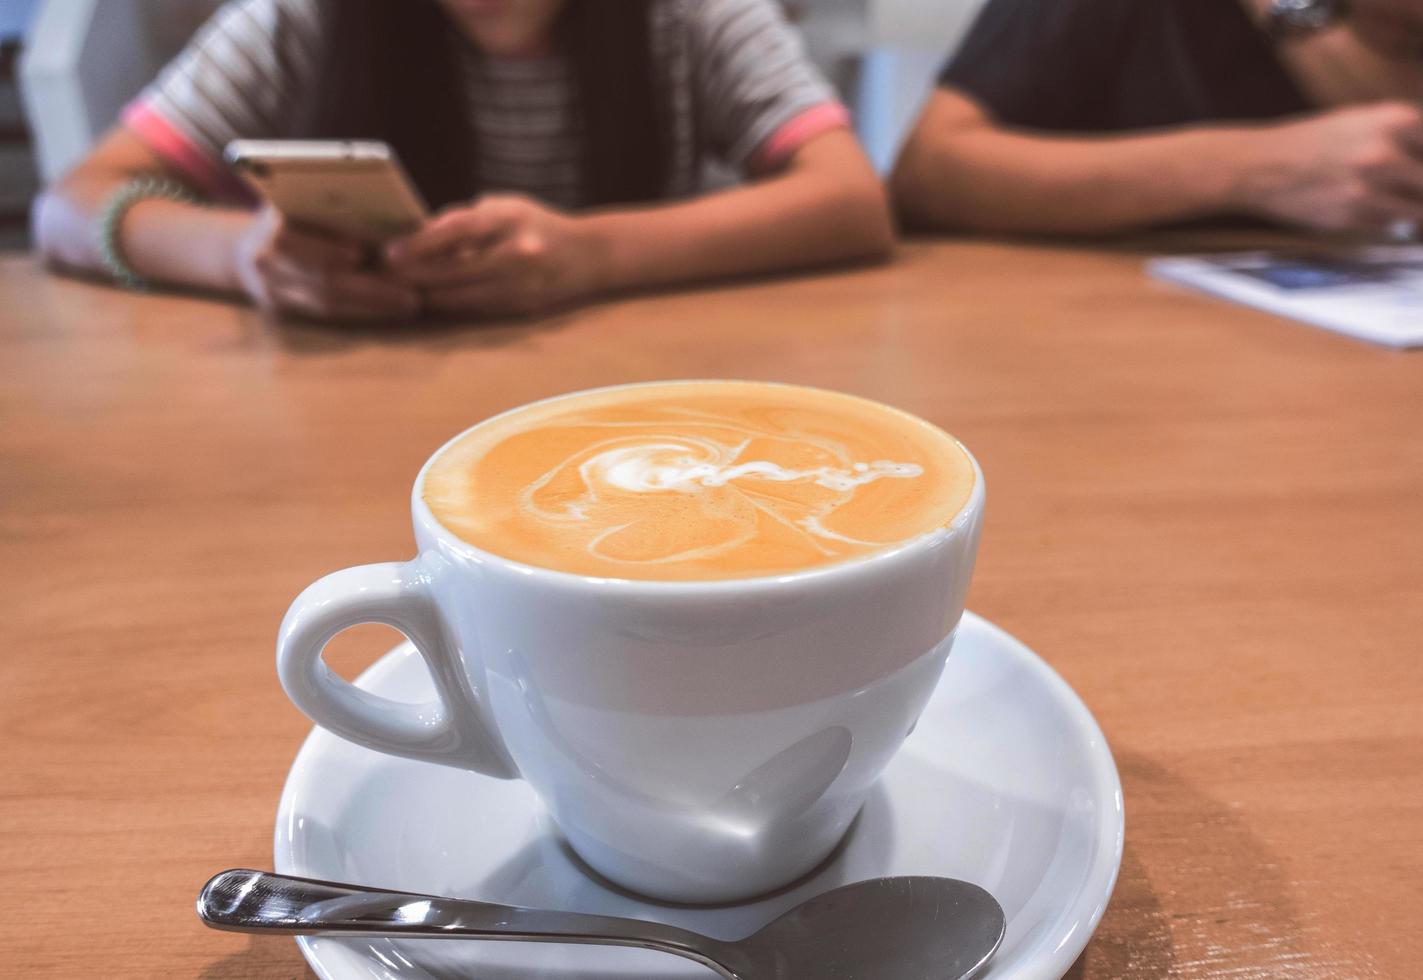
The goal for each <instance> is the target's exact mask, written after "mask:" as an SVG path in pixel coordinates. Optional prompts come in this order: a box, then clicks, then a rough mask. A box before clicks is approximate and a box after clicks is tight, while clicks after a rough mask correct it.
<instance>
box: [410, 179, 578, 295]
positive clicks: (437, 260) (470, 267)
mask: <svg viewBox="0 0 1423 980" xmlns="http://www.w3.org/2000/svg"><path fill="white" fill-rule="evenodd" d="M603 251H604V250H603V248H602V246H601V244H600V240H599V239H598V237H597V235H595V234H594V233H593V232H592V231H590V230H589V228H588V226H587V225H586V224H585V222H584V220H583V219H580V218H576V217H572V216H570V215H567V214H564V213H562V212H560V211H556V210H554V209H552V208H550V207H547V206H546V205H543V204H539V203H538V202H536V201H532V200H530V199H528V198H525V197H521V196H518V195H511V194H491V195H488V196H485V197H482V198H480V199H479V200H478V201H476V202H475V203H473V204H470V205H467V206H464V207H457V208H452V209H449V210H446V211H443V212H441V213H440V214H439V215H437V216H436V217H434V218H432V219H431V220H430V221H429V222H427V223H426V224H425V226H424V227H423V228H421V229H420V230H419V231H416V232H414V233H413V234H411V235H408V236H406V237H404V238H401V239H399V240H397V241H395V242H392V243H391V244H390V245H389V246H387V248H386V261H387V263H388V264H389V267H390V270H391V273H392V274H393V275H394V276H395V277H396V278H397V279H398V280H400V281H401V282H403V283H406V284H407V285H409V286H411V287H415V288H418V289H419V290H420V291H421V292H422V293H423V295H424V301H425V308H426V309H428V310H431V311H433V312H436V313H446V314H451V315H474V316H508V315H530V314H534V313H539V312H542V311H544V310H547V309H550V308H552V307H556V306H560V305H563V304H565V303H569V302H572V301H574V300H578V299H582V298H585V297H588V296H591V295H593V294H594V293H597V292H599V291H601V290H602V289H603V288H604V280H605V276H604V274H603V271H602V267H603V264H604V263H603Z"/></svg>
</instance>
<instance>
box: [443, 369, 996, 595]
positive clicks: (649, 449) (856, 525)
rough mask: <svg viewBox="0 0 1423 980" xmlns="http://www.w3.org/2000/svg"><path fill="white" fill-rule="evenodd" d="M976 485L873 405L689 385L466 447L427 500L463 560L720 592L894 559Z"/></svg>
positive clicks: (962, 464) (828, 396)
mask: <svg viewBox="0 0 1423 980" xmlns="http://www.w3.org/2000/svg"><path fill="white" fill-rule="evenodd" d="M526 412H527V413H528V414H527V415H525V413H526ZM521 416H523V417H522V418H521ZM973 479H974V477H973V471H972V464H971V462H970V461H969V460H968V458H967V456H966V455H965V454H964V453H963V451H962V449H961V447H959V446H958V445H957V443H955V442H954V441H953V440H952V438H951V437H948V436H946V435H944V434H943V433H942V432H939V431H938V430H937V429H933V428H932V427H931V426H927V425H924V424H923V423H921V422H919V421H918V420H915V419H913V418H912V417H909V416H904V415H901V414H900V413H895V412H893V411H892V410H890V409H887V408H884V407H883V406H879V405H875V404H874V403H871V402H864V401H862V400H861V399H855V398H852V397H850V396H844V395H837V394H834V393H830V392H820V391H816V390H814V389H798V388H789V387H786V386H776V385H758V384H752V383H744V382H689V383H686V384H684V385H667V386H661V385H654V386H647V387H645V388H630V389H626V390H624V391H623V392H621V393H615V392H614V391H610V392H608V393H599V392H592V393H588V394H587V395H580V396H576V397H574V398H571V399H567V400H566V401H565V402H563V403H562V404H560V403H559V402H550V403H547V404H546V406H534V407H533V408H532V409H529V410H521V411H520V412H516V413H514V414H513V415H512V416H510V417H509V418H508V421H506V422H504V423H503V424H502V425H501V424H500V423H499V422H496V423H494V424H491V425H490V426H488V427H480V428H478V429H475V430H472V432H471V433H470V435H469V436H468V437H467V438H466V440H464V441H462V442H460V443H457V444H456V445H455V446H453V447H452V448H451V449H449V450H447V451H446V452H445V453H444V454H443V455H442V456H441V457H440V458H438V459H437V460H436V463H435V464H434V466H433V468H432V471H431V472H430V474H429V475H428V476H427V478H426V486H425V499H426V501H427V502H428V503H429V504H430V506H431V509H432V510H433V511H434V512H435V514H436V516H438V517H439V518H440V520H441V521H442V522H444V523H446V525H447V526H449V527H451V529H453V530H455V531H456V532H457V533H459V534H460V535H461V536H462V537H465V538H466V539H468V540H469V541H470V542H471V543H474V544H476V545H480V546H481V547H485V548H487V549H489V550H491V551H494V552H496V553H499V554H505V555H507V556H509V557H513V558H518V559H521V560H524V561H527V562H529V563H530V564H536V565H546V566H549V567H554V568H559V569H566V570H570V571H577V572H580V573H583V574H603V575H611V576H618V577H631V578H682V577H690V578H718V577H732V576H738V575H747V574H769V573H772V572H777V571H789V570H794V569H797V568H806V567H813V566H816V565H821V564H825V563H827V562H834V561H840V560H844V559H847V558H851V557H854V556H856V555H861V554H866V553H868V552H871V551H874V550H878V549H882V548H887V547H892V546H895V545H898V544H901V543H903V542H905V541H907V540H909V539H911V538H913V537H915V536H917V535H919V534H922V533H924V531H926V530H928V529H931V528H933V527H935V526H943V524H944V523H945V522H947V521H948V520H949V519H950V518H952V516H953V515H954V514H955V513H956V512H957V511H958V509H959V507H960V506H962V504H963V502H964V500H966V499H967V495H968V493H969V491H970V490H971V489H972V485H973Z"/></svg>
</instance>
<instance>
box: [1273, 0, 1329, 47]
mask: <svg viewBox="0 0 1423 980" xmlns="http://www.w3.org/2000/svg"><path fill="white" fill-rule="evenodd" d="M1348 14H1349V0H1271V2H1270V8H1269V10H1267V11H1266V13H1265V30H1266V31H1267V32H1269V34H1270V36H1271V37H1273V38H1276V39H1279V40H1287V39H1290V38H1297V37H1305V36H1306V35H1309V34H1315V33H1318V32H1319V31H1322V30H1324V29H1325V28H1326V27H1332V26H1334V25H1335V24H1337V23H1339V22H1340V21H1341V20H1343V19H1344V18H1345V17H1346V16H1348Z"/></svg>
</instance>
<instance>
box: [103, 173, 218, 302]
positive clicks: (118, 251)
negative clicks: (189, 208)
mask: <svg viewBox="0 0 1423 980" xmlns="http://www.w3.org/2000/svg"><path fill="white" fill-rule="evenodd" d="M150 198H161V199H163V200H166V201H181V202H184V203H192V202H193V201H195V200H196V198H195V197H193V195H192V193H190V192H189V191H188V189H187V188H186V187H184V186H183V185H182V184H180V183H178V182H177V181H176V180H173V179H172V178H171V177H138V178H135V179H134V180H131V181H129V182H128V183H127V184H124V185H123V186H122V187H120V188H119V189H118V190H116V191H114V193H113V194H112V195H110V197H109V199H108V200H107V201H106V202H104V210H103V213H102V214H100V216H99V227H98V235H97V237H98V241H97V242H96V243H95V244H96V245H97V247H98V251H99V258H100V260H102V261H103V263H104V268H105V269H106V270H108V273H109V275H111V276H112V277H113V279H114V281H115V282H117V283H118V284H119V285H121V286H124V287H126V288H128V289H137V290H144V289H147V288H148V285H149V283H148V280H147V279H145V278H143V276H141V275H139V274H138V272H137V271H136V270H135V269H134V268H133V266H131V265H129V263H128V259H127V258H126V257H125V256H124V252H123V247H122V246H121V245H120V244H119V229H120V226H122V225H123V221H124V216H125V215H127V214H128V211H129V208H131V207H133V206H134V205H135V204H137V203H138V202H139V201H145V200H148V199H150Z"/></svg>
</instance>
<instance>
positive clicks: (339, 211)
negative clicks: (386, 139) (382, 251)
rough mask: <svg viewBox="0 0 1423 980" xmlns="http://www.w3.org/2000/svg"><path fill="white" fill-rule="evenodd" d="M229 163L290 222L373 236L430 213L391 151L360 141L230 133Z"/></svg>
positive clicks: (396, 231) (405, 227) (409, 226)
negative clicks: (254, 137) (239, 136)
mask: <svg viewBox="0 0 1423 980" xmlns="http://www.w3.org/2000/svg"><path fill="white" fill-rule="evenodd" d="M223 156H224V158H225V159H226V160H227V163H228V165H229V166H230V167H232V168H233V170H235V171H236V172H237V173H238V175H239V176H241V177H242V179H243V180H244V181H246V182H247V184H248V185H249V186H251V187H252V189H253V190H255V191H256V192H257V193H258V194H259V195H260V196H261V197H262V198H263V199H265V200H266V201H268V202H270V203H271V204H272V205H273V206H274V207H275V208H276V209H277V210H278V211H280V212H282V214H283V215H284V216H285V217H286V218H287V219H288V220H290V221H291V222H292V223H294V224H297V225H305V226H308V227H311V228H314V229H316V230H318V231H324V232H328V233H330V234H334V235H340V236H343V237H346V238H352V239H355V240H357V241H360V242H365V243H375V242H380V241H383V240H385V239H387V238H392V237H394V236H396V235H400V234H404V233H405V232H408V231H413V230H414V229H415V228H417V227H419V226H420V224H421V223H422V222H424V220H425V218H426V217H427V216H428V215H429V209H428V208H427V207H426V206H425V201H424V200H423V199H422V198H421V196H420V192H419V191H418V190H416V188H415V186H414V185H413V184H412V183H411V182H410V178H409V177H408V176H407V175H406V173H405V168H403V167H402V166H401V165H400V161H399V160H398V159H397V158H396V155H395V151H394V150H392V149H391V148H390V147H389V146H387V145H386V144H384V143H380V142H374V141H367V140H233V141H232V142H231V143H229V144H227V149H226V151H225V152H224V153H223Z"/></svg>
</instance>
